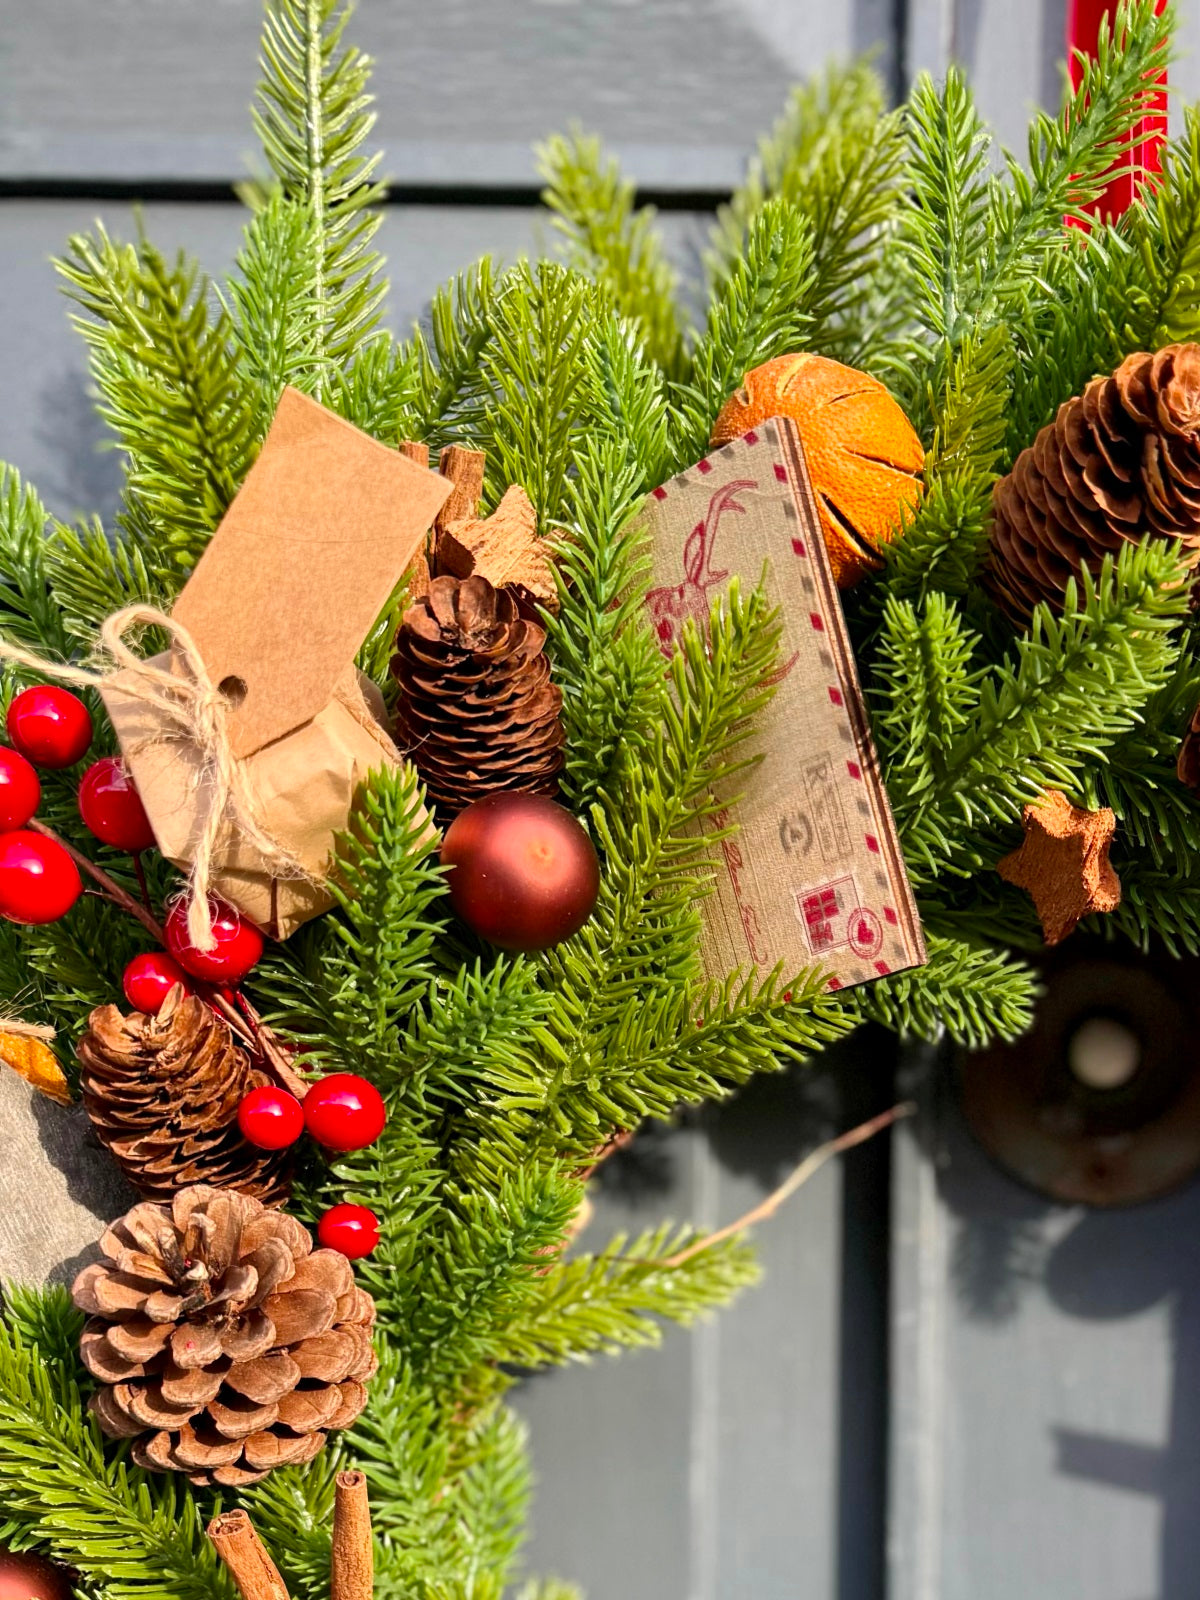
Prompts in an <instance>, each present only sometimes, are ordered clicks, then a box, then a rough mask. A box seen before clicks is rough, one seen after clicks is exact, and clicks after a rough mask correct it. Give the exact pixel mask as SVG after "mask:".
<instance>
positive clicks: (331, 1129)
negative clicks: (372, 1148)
mask: <svg viewBox="0 0 1200 1600" xmlns="http://www.w3.org/2000/svg"><path fill="white" fill-rule="evenodd" d="M386 1121H387V1111H386V1110H385V1109H384V1104H383V1096H382V1095H381V1094H380V1093H379V1090H378V1089H377V1088H376V1087H375V1085H374V1084H373V1083H368V1082H367V1080H366V1079H365V1078H360V1077H358V1075H357V1074H356V1073H353V1072H331V1073H330V1074H329V1076H328V1077H327V1078H321V1079H320V1080H319V1081H318V1082H316V1083H314V1084H313V1086H312V1088H311V1089H310V1090H309V1091H308V1093H307V1094H306V1095H305V1097H304V1125H305V1127H306V1128H307V1129H308V1131H309V1133H311V1134H312V1136H313V1138H314V1139H315V1140H316V1141H317V1143H318V1144H323V1145H324V1146H325V1148H326V1149H327V1150H339V1151H346V1150H362V1149H365V1147H366V1146H367V1145H369V1144H374V1142H375V1140H376V1139H378V1137H379V1135H380V1134H381V1133H382V1132H383V1125H384V1123H385V1122H386Z"/></svg>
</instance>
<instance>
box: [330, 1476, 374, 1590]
mask: <svg viewBox="0 0 1200 1600" xmlns="http://www.w3.org/2000/svg"><path fill="white" fill-rule="evenodd" d="M334 1482H335V1490H334V1501H333V1548H332V1550H331V1552H330V1566H329V1594H330V1600H371V1597H372V1594H373V1593H374V1588H375V1547H374V1543H373V1541H372V1538H371V1509H370V1506H369V1505H368V1504H367V1479H366V1475H365V1474H364V1473H361V1472H339V1473H338V1475H337V1478H336V1479H335V1480H334Z"/></svg>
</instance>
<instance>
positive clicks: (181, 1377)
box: [71, 1184, 378, 1488]
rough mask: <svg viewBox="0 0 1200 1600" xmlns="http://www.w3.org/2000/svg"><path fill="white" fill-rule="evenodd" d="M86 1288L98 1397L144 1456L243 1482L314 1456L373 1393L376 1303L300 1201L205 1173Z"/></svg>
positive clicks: (105, 1251) (124, 1234) (83, 1302)
mask: <svg viewBox="0 0 1200 1600" xmlns="http://www.w3.org/2000/svg"><path fill="white" fill-rule="evenodd" d="M100 1251H101V1255H102V1258H103V1259H102V1260H100V1261H98V1262H96V1263H95V1264H94V1265H92V1266H90V1267H85V1268H84V1269H83V1271H82V1272H81V1273H80V1274H79V1276H78V1277H77V1278H76V1279H75V1284H74V1287H73V1289H72V1291H71V1292H72V1295H73V1296H74V1300H75V1304H76V1305H77V1306H78V1307H79V1309H80V1310H81V1311H85V1312H87V1313H88V1317H89V1320H88V1322H87V1325H86V1326H85V1328H84V1330H83V1336H82V1340H81V1345H80V1349H81V1353H82V1356H83V1361H84V1365H85V1366H86V1367H87V1369H88V1371H89V1372H90V1373H91V1374H92V1376H93V1377H94V1378H96V1379H97V1380H98V1381H99V1384H100V1387H99V1389H98V1390H97V1391H96V1393H95V1394H94V1395H93V1397H92V1400H91V1409H92V1411H93V1412H94V1413H95V1415H96V1417H97V1419H98V1420H99V1423H100V1426H101V1427H102V1428H103V1429H104V1432H105V1433H107V1434H108V1435H109V1436H110V1437H111V1438H115V1439H133V1440H134V1441H135V1443H134V1445H133V1459H134V1460H135V1461H136V1462H137V1464H138V1465H139V1466H141V1467H146V1468H148V1469H150V1470H151V1471H158V1472H183V1473H186V1474H187V1476H188V1477H189V1478H190V1480H191V1481H192V1482H193V1483H195V1484H200V1485H214V1486H221V1487H227V1488H240V1487H241V1486H243V1485H244V1484H248V1483H257V1481H258V1480H259V1479H260V1478H263V1477H265V1476H266V1475H267V1473H268V1472H270V1471H271V1469H272V1467H278V1466H284V1465H287V1464H291V1463H298V1462H303V1461H311V1460H312V1458H313V1457H314V1456H315V1455H316V1454H317V1452H318V1451H319V1450H320V1448H321V1446H322V1445H323V1444H324V1443H325V1435H326V1433H327V1432H328V1431H329V1430H330V1429H334V1428H347V1427H349V1426H350V1424H351V1423H352V1422H353V1421H354V1420H355V1418H356V1417H357V1416H358V1414H359V1412H360V1411H361V1410H362V1408H363V1406H364V1405H365V1404H366V1400H367V1391H366V1382H367V1380H368V1379H369V1378H370V1377H371V1375H372V1374H373V1373H374V1372H375V1369H376V1367H377V1365H378V1363H377V1361H376V1359H375V1355H374V1352H373V1350H372V1348H371V1327H372V1325H373V1323H374V1321H375V1303H374V1301H373V1300H372V1299H371V1297H370V1295H369V1294H367V1293H366V1292H365V1290H363V1289H360V1288H358V1286H357V1285H356V1284H355V1282H354V1273H353V1271H352V1269H351V1267H350V1263H349V1262H348V1261H347V1260H346V1258H345V1256H343V1255H339V1254H338V1252H337V1251H336V1250H314V1249H313V1247H312V1239H311V1238H310V1237H309V1234H308V1230H307V1229H306V1228H304V1227H302V1226H301V1224H300V1223H299V1222H297V1221H296V1219H295V1218H294V1217H290V1216H288V1215H287V1214H286V1212H282V1211H272V1210H269V1209H268V1208H267V1207H266V1206H263V1205H261V1204H260V1203H259V1202H258V1201H257V1200H251V1199H249V1198H248V1197H247V1196H246V1195H241V1194H235V1193H233V1192H232V1191H230V1190H228V1189H212V1188H209V1187H208V1186H206V1185H204V1184H199V1185H197V1186H196V1187H194V1188H191V1189H183V1190H181V1191H180V1192H179V1193H178V1194H177V1195H176V1196H175V1198H174V1200H173V1201H172V1202H171V1204H170V1205H169V1206H165V1205H151V1204H150V1203H148V1202H143V1203H142V1204H140V1205H136V1206H134V1208H133V1210H132V1211H129V1212H127V1213H126V1215H125V1216H124V1217H122V1218H121V1220H120V1221H119V1222H114V1223H113V1224H112V1226H111V1227H110V1228H109V1229H108V1230H107V1232H106V1233H105V1234H104V1237H103V1238H102V1239H101V1240H100Z"/></svg>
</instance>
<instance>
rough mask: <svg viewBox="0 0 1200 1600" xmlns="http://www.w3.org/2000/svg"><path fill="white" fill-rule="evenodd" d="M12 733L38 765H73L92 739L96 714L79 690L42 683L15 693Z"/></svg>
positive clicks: (10, 715)
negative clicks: (84, 700) (89, 708)
mask: <svg viewBox="0 0 1200 1600" xmlns="http://www.w3.org/2000/svg"><path fill="white" fill-rule="evenodd" d="M8 737H9V738H10V739H11V740H12V742H13V744H15V745H16V747H17V749H18V750H19V751H20V752H21V754H22V755H23V756H24V757H25V758H26V760H28V761H32V762H33V763H34V764H35V765H36V766H39V767H73V766H74V765H75V763H76V762H77V761H82V760H83V758H84V756H85V755H86V754H87V749H88V745H90V744H91V742H92V714H91V712H90V711H89V710H88V708H87V707H86V706H85V705H84V703H83V701H82V700H81V699H80V698H79V696H78V695H77V694H72V693H71V692H70V690H68V689H59V688H56V687H55V686H54V684H52V683H38V684H35V685H34V686H33V688H32V689H22V690H21V692H20V694H18V695H15V696H14V697H13V700H12V703H11V704H10V706H9V708H8Z"/></svg>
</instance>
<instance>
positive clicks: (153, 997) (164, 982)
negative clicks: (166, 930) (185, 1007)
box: [121, 950, 192, 1017]
mask: <svg viewBox="0 0 1200 1600" xmlns="http://www.w3.org/2000/svg"><path fill="white" fill-rule="evenodd" d="M121 983H122V987H123V988H124V990H125V998H126V1000H128V1001H129V1004H130V1005H131V1006H132V1007H133V1009H134V1010H135V1011H141V1012H142V1013H143V1014H144V1015H145V1016H147V1017H153V1016H156V1015H157V1014H158V1008H159V1007H160V1006H161V1005H162V1003H163V1001H164V1000H165V999H166V998H167V996H168V995H169V994H170V992H171V990H172V989H173V988H174V987H175V985H176V984H177V983H181V984H182V985H183V987H184V989H185V990H186V991H187V992H188V994H191V992H192V986H191V984H190V983H189V982H188V976H187V973H186V972H185V971H184V970H183V968H182V967H181V966H180V965H179V963H178V962H177V961H172V960H171V958H170V956H169V955H167V954H166V953H165V951H162V950H146V951H144V952H143V953H142V954H141V955H140V956H134V958H133V960H132V961H131V962H130V963H129V965H128V966H127V967H126V968H125V974H124V977H123V978H122V980H121Z"/></svg>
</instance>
